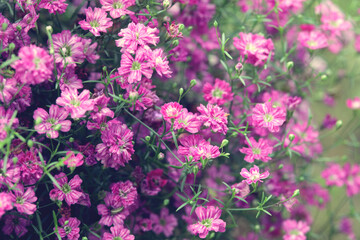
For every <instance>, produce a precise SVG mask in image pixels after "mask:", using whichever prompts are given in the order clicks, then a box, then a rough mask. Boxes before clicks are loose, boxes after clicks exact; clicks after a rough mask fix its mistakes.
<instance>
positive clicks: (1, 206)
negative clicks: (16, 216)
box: [0, 192, 13, 219]
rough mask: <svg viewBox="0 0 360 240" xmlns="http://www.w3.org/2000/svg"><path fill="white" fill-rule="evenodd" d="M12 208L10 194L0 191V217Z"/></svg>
mask: <svg viewBox="0 0 360 240" xmlns="http://www.w3.org/2000/svg"><path fill="white" fill-rule="evenodd" d="M12 208H13V205H12V200H11V194H10V193H6V192H1V193H0V219H1V217H2V215H4V214H5V212H6V211H8V210H11V209H12Z"/></svg>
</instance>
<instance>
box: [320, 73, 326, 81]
mask: <svg viewBox="0 0 360 240" xmlns="http://www.w3.org/2000/svg"><path fill="white" fill-rule="evenodd" d="M327 78H328V76H327V75H326V74H323V75H321V77H320V79H321V81H325V80H326V79H327Z"/></svg>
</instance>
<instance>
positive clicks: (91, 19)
mask: <svg viewBox="0 0 360 240" xmlns="http://www.w3.org/2000/svg"><path fill="white" fill-rule="evenodd" d="M85 14H86V20H81V21H80V22H79V25H80V27H81V28H82V29H84V30H89V31H90V32H91V33H92V34H94V35H95V36H97V37H98V36H100V32H104V33H106V31H107V29H108V28H110V27H112V25H113V22H112V21H111V19H110V18H108V17H107V14H106V12H105V11H104V10H103V9H101V8H95V9H94V10H93V9H92V8H91V7H89V8H88V9H85Z"/></svg>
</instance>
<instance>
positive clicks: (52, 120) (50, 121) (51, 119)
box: [48, 118, 56, 124]
mask: <svg viewBox="0 0 360 240" xmlns="http://www.w3.org/2000/svg"><path fill="white" fill-rule="evenodd" d="M55 122H56V120H55V119H54V118H49V120H48V123H51V124H55Z"/></svg>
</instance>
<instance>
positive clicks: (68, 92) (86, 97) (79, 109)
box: [56, 88, 94, 119]
mask: <svg viewBox="0 0 360 240" xmlns="http://www.w3.org/2000/svg"><path fill="white" fill-rule="evenodd" d="M56 104H58V105H60V106H63V107H65V109H66V110H67V111H68V112H69V113H70V114H71V118H73V119H77V118H82V117H84V116H85V113H86V112H87V111H91V110H93V108H94V100H93V99H90V92H89V90H87V89H86V90H83V91H82V92H81V93H80V95H79V94H78V91H77V89H73V88H71V89H69V88H66V89H65V90H64V91H62V92H61V96H60V97H58V98H57V99H56Z"/></svg>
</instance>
